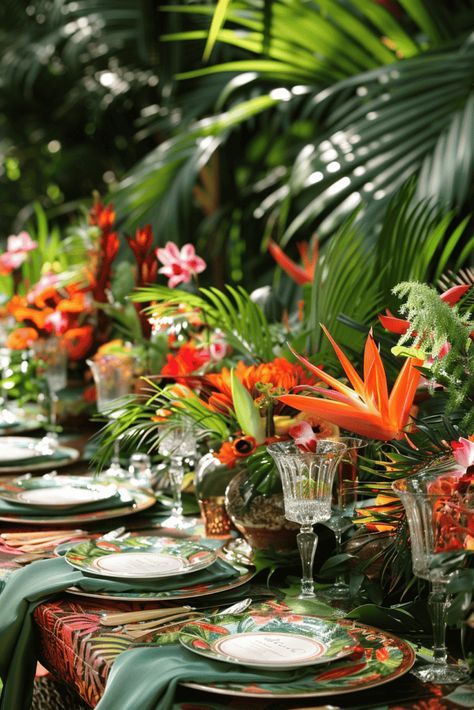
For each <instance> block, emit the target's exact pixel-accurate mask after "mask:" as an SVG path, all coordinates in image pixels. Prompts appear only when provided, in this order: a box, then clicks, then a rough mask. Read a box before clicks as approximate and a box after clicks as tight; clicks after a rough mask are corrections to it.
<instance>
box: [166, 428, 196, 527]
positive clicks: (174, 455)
mask: <svg viewBox="0 0 474 710" xmlns="http://www.w3.org/2000/svg"><path fill="white" fill-rule="evenodd" d="M158 451H159V453H160V454H161V455H162V456H166V458H168V460H169V466H168V474H169V479H170V482H171V487H172V492H173V510H172V513H171V516H170V517H169V518H167V519H166V520H165V521H163V523H162V525H164V526H165V527H173V528H178V529H184V528H189V527H194V525H195V524H196V521H195V520H186V518H185V517H184V516H183V503H182V492H181V488H182V485H183V480H184V463H185V461H186V459H194V458H195V457H196V437H195V434H194V431H193V428H192V426H191V424H190V423H189V424H188V423H183V424H175V423H170V424H169V425H167V426H163V427H162V428H161V429H160V443H159V447H158Z"/></svg>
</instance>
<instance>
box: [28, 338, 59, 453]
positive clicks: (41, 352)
mask: <svg viewBox="0 0 474 710" xmlns="http://www.w3.org/2000/svg"><path fill="white" fill-rule="evenodd" d="M33 351H34V353H35V355H36V357H37V358H38V372H39V374H40V375H43V377H44V378H45V380H46V384H47V386H48V425H49V431H48V432H47V434H46V436H44V437H43V438H42V439H41V441H40V442H39V444H38V446H37V448H38V449H39V450H41V452H42V453H45V454H50V453H53V452H54V451H55V450H56V449H57V448H58V446H59V439H58V434H57V431H56V426H57V420H58V403H59V399H58V395H57V393H58V392H59V390H62V389H64V388H65V387H66V385H67V351H66V349H65V347H64V344H63V343H62V342H61V340H60V339H59V338H56V337H51V338H47V339H39V340H37V341H35V343H34V344H33Z"/></svg>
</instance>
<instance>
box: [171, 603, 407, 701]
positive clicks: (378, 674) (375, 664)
mask: <svg viewBox="0 0 474 710" xmlns="http://www.w3.org/2000/svg"><path fill="white" fill-rule="evenodd" d="M280 614H281V612H280ZM275 616H279V613H278V612H276V613H275ZM293 618H294V622H295V623H296V624H297V623H298V619H302V618H305V617H302V616H300V615H298V614H294V615H293ZM336 623H337V624H338V625H340V626H341V627H342V628H344V629H346V630H347V632H348V633H349V634H350V635H351V637H352V638H353V639H354V641H355V642H356V644H357V648H356V650H355V651H354V652H353V654H352V655H350V656H347V657H346V658H341V659H340V660H337V661H333V662H331V663H330V664H328V665H327V666H324V667H320V666H318V667H316V668H308V672H307V673H304V675H302V676H301V677H300V678H298V679H296V680H292V681H288V682H287V683H282V682H278V681H277V682H275V683H272V682H266V683H260V682H255V681H253V682H252V683H248V682H247V683H245V682H244V681H243V682H240V683H237V682H235V683H198V682H196V683H194V682H189V683H182V685H184V686H186V687H187V688H193V689H195V690H204V691H206V692H207V693H218V694H220V695H233V696H237V697H246V698H248V697H250V698H270V699H273V700H284V699H287V700H294V699H297V698H313V697H317V696H322V695H328V696H333V695H343V694H344V693H354V692H355V691H357V690H366V689H368V688H373V687H375V686H378V685H383V684H384V683H388V682H389V681H391V680H395V679H396V678H399V677H400V676H402V675H404V674H405V673H407V672H408V671H409V670H410V668H411V667H412V666H413V664H414V662H415V652H414V651H413V649H412V647H411V646H410V645H409V644H408V643H407V642H406V641H403V640H402V639H400V638H398V637H397V636H394V635H393V634H390V633H388V632H385V631H382V630H380V629H376V628H374V627H372V626H365V625H363V624H359V623H357V622H353V621H351V620H350V619H338V620H337V622H336ZM275 678H276V679H277V678H278V676H277V675H275Z"/></svg>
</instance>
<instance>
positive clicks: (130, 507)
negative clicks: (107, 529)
mask: <svg viewBox="0 0 474 710" xmlns="http://www.w3.org/2000/svg"><path fill="white" fill-rule="evenodd" d="M58 478H59V477H58ZM60 478H61V479H69V480H70V481H75V480H76V481H77V478H74V477H72V476H70V477H69V476H61V477H60ZM89 480H91V479H89ZM117 493H118V494H119V495H120V497H121V499H122V501H123V506H119V507H117V508H110V509H108V510H94V511H89V512H86V513H76V512H75V513H72V514H71V515H57V514H56V515H54V516H52V515H51V516H48V515H44V516H43V515H35V516H32V515H31V516H29V517H28V514H27V511H25V515H0V521H4V522H8V523H25V524H27V525H51V524H52V523H53V522H54V524H55V525H56V524H59V525H75V524H77V523H79V524H80V525H87V523H94V522H96V521H98V520H108V519H109V518H121V517H123V516H125V515H132V514H134V513H140V512H141V511H142V510H146V509H147V508H150V507H151V506H152V505H155V503H156V499H155V496H154V495H153V494H152V493H151V491H147V490H146V489H145V488H132V487H131V486H119V487H118V488H117Z"/></svg>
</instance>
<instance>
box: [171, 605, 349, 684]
mask: <svg viewBox="0 0 474 710" xmlns="http://www.w3.org/2000/svg"><path fill="white" fill-rule="evenodd" d="M179 641H180V643H181V644H182V645H183V646H184V647H185V648H187V649H188V650H189V651H193V652H194V653H197V654H199V655H201V656H206V657H207V658H210V659H212V660H214V661H224V662H227V663H236V664H238V665H244V666H249V667H250V668H260V669H266V670H290V669H292V668H300V667H302V666H313V665H316V664H320V663H328V662H329V661H335V660H338V659H340V658H343V657H345V656H348V655H350V654H351V653H352V652H353V651H354V648H355V646H356V641H355V640H354V639H353V638H352V636H351V635H350V634H349V632H348V631H347V629H345V628H344V627H342V626H340V625H339V624H337V623H336V622H334V621H328V620H326V619H321V618H318V617H314V616H301V615H295V614H278V615H277V614H274V613H268V614H265V613H264V614H262V613H261V612H260V613H259V612H256V611H249V612H244V613H243V614H239V615H235V616H219V618H218V619H217V618H213V617H209V618H207V619H201V620H199V621H196V622H194V623H190V624H187V625H186V626H184V627H183V628H182V629H181V631H180V633H179Z"/></svg>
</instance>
